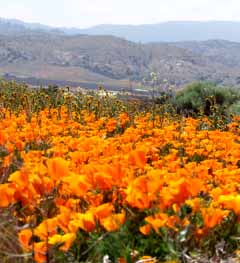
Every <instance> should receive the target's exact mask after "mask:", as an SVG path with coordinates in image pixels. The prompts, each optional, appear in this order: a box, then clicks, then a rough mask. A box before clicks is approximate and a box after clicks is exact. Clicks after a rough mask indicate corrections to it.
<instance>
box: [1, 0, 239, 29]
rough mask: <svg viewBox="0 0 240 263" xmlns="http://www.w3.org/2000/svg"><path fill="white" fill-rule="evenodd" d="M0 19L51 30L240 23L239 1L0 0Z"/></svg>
mask: <svg viewBox="0 0 240 263" xmlns="http://www.w3.org/2000/svg"><path fill="white" fill-rule="evenodd" d="M0 17H4V18H17V19H21V20H24V21H27V22H40V23H42V24H48V25H52V26H67V27H80V28H84V27H89V26H93V25H97V24H149V23H157V22H163V21H173V20H234V21H236V20H240V0H39V1H38V0H0Z"/></svg>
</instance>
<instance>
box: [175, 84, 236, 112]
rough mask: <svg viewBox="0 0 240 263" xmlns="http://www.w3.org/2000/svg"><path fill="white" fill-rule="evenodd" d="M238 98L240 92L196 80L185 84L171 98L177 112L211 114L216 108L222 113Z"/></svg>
mask: <svg viewBox="0 0 240 263" xmlns="http://www.w3.org/2000/svg"><path fill="white" fill-rule="evenodd" d="M239 99H240V92H239V91H238V90H236V89H233V88H223V87H219V86H216V85H214V84H212V83H204V82H197V83H193V84H190V85H188V86H186V87H185V88H184V89H182V90H181V91H179V92H177V93H176V96H175V97H174V98H173V99H172V103H173V105H174V106H175V107H176V109H177V111H178V112H186V113H190V112H191V113H196V114H198V113H200V112H203V113H204V114H206V115H211V113H212V112H213V111H215V109H216V108H218V110H220V111H221V112H222V113H224V111H226V109H228V108H229V107H230V106H231V105H232V104H234V103H235V102H237V101H238V100H239Z"/></svg>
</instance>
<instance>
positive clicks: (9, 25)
mask: <svg viewBox="0 0 240 263" xmlns="http://www.w3.org/2000/svg"><path fill="white" fill-rule="evenodd" d="M153 71H154V72H156V73H157V75H158V79H159V84H160V83H161V82H165V81H166V80H167V81H168V83H169V84H171V85H174V86H176V87H180V86H183V85H185V84H186V83H189V82H192V81H196V80H204V81H213V82H215V83H218V84H221V85H231V86H238V85H240V23H239V22H169V23H162V24H156V25H142V26H111V25H102V26H97V27H93V28H89V29H73V28H72V29H68V28H53V27H49V26H45V25H41V24H36V23H25V22H22V21H19V20H8V19H0V75H2V76H4V77H6V78H17V79H24V80H26V81H30V80H31V81H32V82H34V81H35V82H36V83H37V84H39V83H40V84H41V80H42V81H43V80H45V82H44V83H46V81H50V80H52V81H56V82H57V83H60V84H61V83H64V81H65V82H66V81H68V82H70V84H71V83H72V84H74V85H79V84H81V85H83V86H91V85H92V86H93V85H97V84H99V85H106V86H107V87H110V88H111V87H113V88H114V87H119V88H123V87H129V86H134V87H138V86H139V85H140V84H139V83H141V82H142V80H143V79H144V78H145V79H148V78H149V76H150V73H151V72H153ZM140 86H141V85H140Z"/></svg>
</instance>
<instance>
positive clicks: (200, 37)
mask: <svg viewBox="0 0 240 263" xmlns="http://www.w3.org/2000/svg"><path fill="white" fill-rule="evenodd" d="M14 26H16V33H17V34H19V33H21V32H23V33H26V30H35V31H41V32H45V33H56V34H66V35H112V36H116V37H120V38H124V39H126V40H129V41H133V42H141V43H151V42H180V41H206V40H212V39H220V40H228V41H232V42H240V21H239V22H234V21H172V22H162V23H158V24H146V25H98V26H94V27H90V28H86V29H79V28H61V27H59V28H54V27H50V26H46V25H42V24H39V23H25V22H23V21H20V20H16V19H3V18H1V19H0V34H3V31H4V32H5V33H6V32H7V31H8V32H10V31H11V32H12V31H13V30H12V29H13V27H14ZM8 27H9V28H10V30H7V28H8ZM4 29H5V30H4Z"/></svg>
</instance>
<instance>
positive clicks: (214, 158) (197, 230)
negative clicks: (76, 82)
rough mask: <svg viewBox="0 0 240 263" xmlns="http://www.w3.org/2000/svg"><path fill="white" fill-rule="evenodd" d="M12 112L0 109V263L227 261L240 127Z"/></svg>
mask: <svg viewBox="0 0 240 263" xmlns="http://www.w3.org/2000/svg"><path fill="white" fill-rule="evenodd" d="M67 102H68V103H69V99H67ZM105 102H106V101H105ZM12 103H13V104H14V103H15V102H14V100H13V101H12ZM117 103H118V102H117ZM105 104H106V103H105ZM23 105H24V106H23V107H22V108H20V109H19V110H13V109H12V108H10V107H9V105H3V106H2V107H1V108H0V174H1V176H0V217H1V223H0V224H1V226H0V250H1V251H0V257H1V258H2V260H1V262H39V263H40V262H41V263H43V262H104V263H107V262H109V261H108V260H111V262H127V263H130V262H134V263H135V262H170V261H171V262H201V259H203V258H205V260H206V261H203V262H220V261H217V260H220V259H224V258H225V257H228V256H229V255H231V257H234V258H236V257H237V255H238V249H239V248H240V241H239V240H240V224H239V222H240V221H239V219H240V118H238V117H233V119H232V121H231V122H229V123H228V124H227V125H226V126H225V127H224V129H213V128H212V123H211V120H209V119H208V118H207V117H204V116H201V118H196V119H194V118H190V117H184V116H177V117H176V116H175V117H168V116H167V115H164V116H159V115H157V114H155V115H154V120H153V116H152V113H151V112H148V111H139V112H134V114H132V113H130V112H129V111H128V108H127V107H122V110H121V112H118V114H116V115H112V116H110V115H109V114H105V116H104V114H101V116H98V115H97V113H96V111H93V110H90V109H89V108H87V107H86V108H85V109H82V110H81V111H77V110H76V109H75V108H74V107H73V106H72V105H71V112H69V107H67V106H66V105H58V106H56V107H55V108H54V107H51V108H49V107H45V108H44V107H42V108H41V109H40V110H38V111H32V112H31V116H29V114H30V112H29V108H30V107H29V104H28V103H25V104H23ZM68 105H69V104H68ZM88 106H89V104H88ZM100 106H101V105H100ZM100 106H99V107H100ZM111 107H112V105H111ZM76 117H78V118H76ZM210 258H211V260H212V259H214V258H215V259H216V261H210ZM190 260H192V261H190ZM194 260H195V261H194ZM235 262H238V261H235Z"/></svg>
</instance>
